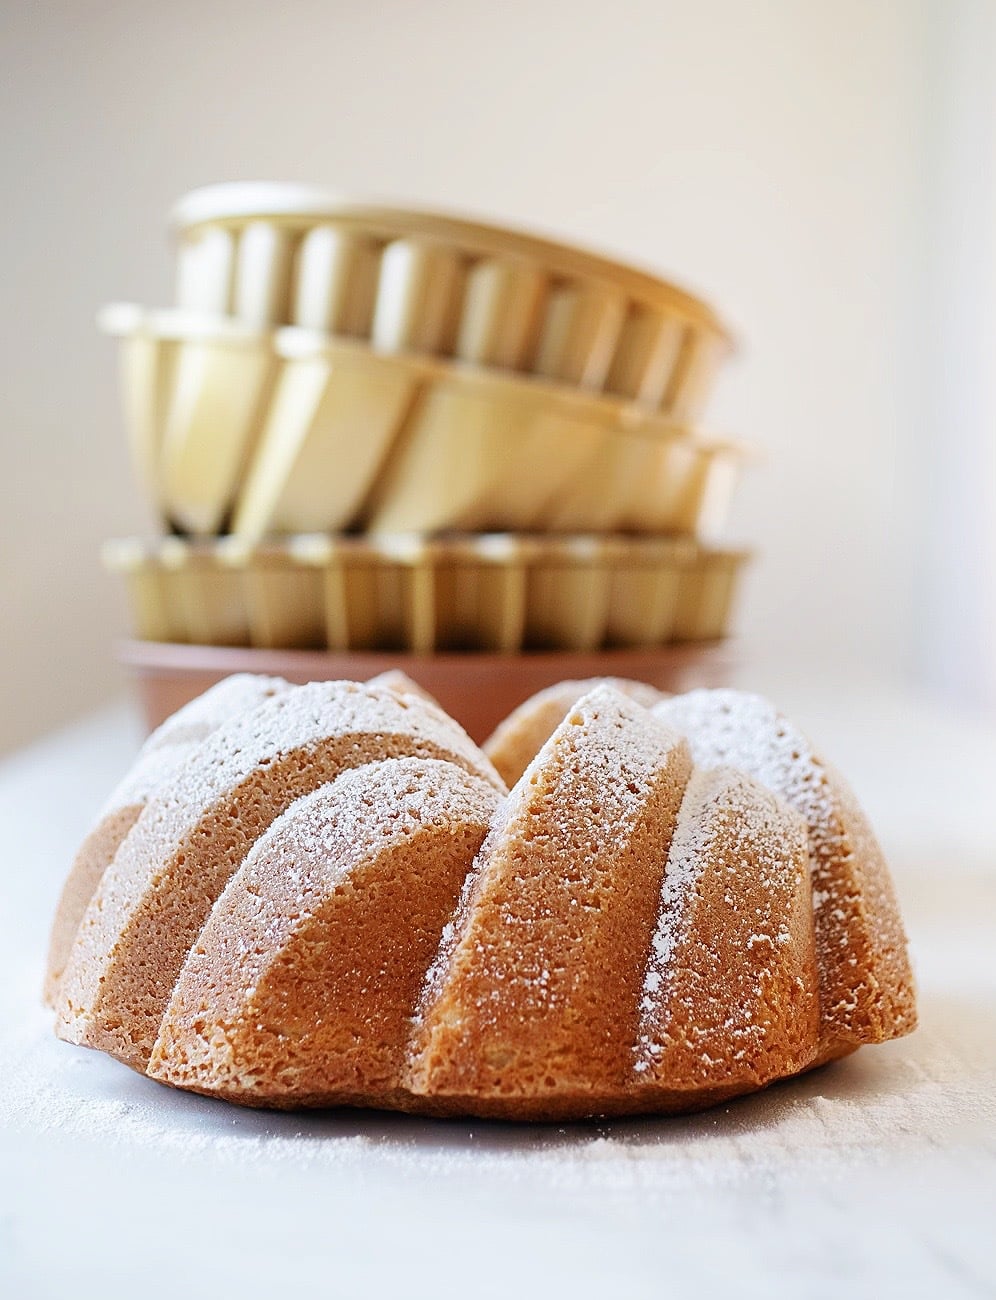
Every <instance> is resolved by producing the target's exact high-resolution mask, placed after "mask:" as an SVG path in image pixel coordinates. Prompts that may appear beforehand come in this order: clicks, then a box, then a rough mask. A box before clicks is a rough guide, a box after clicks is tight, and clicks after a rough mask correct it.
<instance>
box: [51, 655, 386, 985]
mask: <svg viewBox="0 0 996 1300" xmlns="http://www.w3.org/2000/svg"><path fill="white" fill-rule="evenodd" d="M399 675H400V674H399ZM289 686H290V683H289V682H285V681H284V679H283V678H282V677H265V676H261V675H258V674H255V673H235V674H233V675H232V676H231V677H225V678H223V679H222V681H220V682H218V683H217V684H216V685H215V686H212V687H211V689H210V690H207V691H205V692H204V694H203V695H199V696H197V698H196V699H194V700H191V701H190V703H189V704H187V705H185V706H184V707H183V708H182V709H179V710H178V711H177V712H176V713H174V714H173V715H172V717H170V718H167V719H166V721H165V722H164V723H163V724H162V726H161V727H158V728H157V729H156V730H155V731H154V732H153V733H152V734H151V735H150V736H149V737H148V739H147V740H146V742H145V744H144V745H143V746H142V749H141V752H140V753H139V756H138V759H137V760H136V762H135V764H134V766H133V767H132V769H131V771H130V772H129V773H128V774H127V776H126V777H125V778H124V780H123V781H122V782H121V783H120V784H119V785H118V787H117V789H116V790H115V791H114V792H113V794H112V795H111V796H110V798H109V799H108V800H107V802H106V803H105V805H104V808H103V810H102V812H101V813H100V816H99V817H98V820H97V824H96V825H95V826H94V828H93V830H92V831H91V832H90V834H89V835H88V836H87V837H86V839H85V840H84V842H83V844H82V845H81V846H80V850H79V852H78V853H77V855H76V858H75V860H74V862H73V866H72V868H71V869H70V872H69V875H68V877H67V879H66V883H65V885H64V886H63V889H62V895H61V897H60V899H59V904H58V907H57V908H56V913H55V920H54V921H53V923H52V935H51V939H50V941H49V954H48V963H47V968H46V973H45V988H44V998H45V1001H46V1003H47V1004H48V1005H49V1006H50V1007H53V1008H54V1007H55V1005H56V1002H57V1000H58V996H59V985H60V984H61V982H62V974H63V971H64V970H65V966H66V962H67V960H68V958H69V953H70V951H71V949H72V946H73V940H74V939H75V938H76V933H77V931H78V930H79V926H80V922H81V921H82V919H83V915H84V913H85V912H86V909H87V907H88V906H89V904H90V900H91V899H92V898H93V896H94V893H95V892H96V890H97V886H98V885H99V884H100V881H101V879H102V878H103V875H104V872H105V871H106V869H107V867H108V865H109V864H110V862H111V860H112V859H113V857H114V855H115V854H116V853H117V851H118V849H119V848H120V846H121V843H122V841H123V840H124V838H125V836H126V835H127V834H128V832H129V831H130V830H131V828H132V826H133V825H134V824H135V822H136V820H137V819H138V816H139V814H140V813H141V811H142V809H143V808H144V807H145V805H146V804H147V803H148V801H149V799H150V798H151V797H152V795H153V794H154V793H155V792H156V790H158V789H161V788H162V787H163V786H164V785H166V784H168V782H169V780H170V778H171V777H172V776H173V774H174V773H175V772H177V771H178V770H179V768H180V767H181V766H182V765H183V763H184V762H186V759H187V755H188V754H189V753H190V751H191V750H192V749H193V748H194V746H195V745H197V744H199V743H200V742H201V741H202V740H204V739H205V738H206V737H207V736H209V735H210V734H211V732H212V731H214V730H215V729H216V728H217V727H219V726H221V724H222V723H223V722H226V721H227V720H228V719H229V718H233V717H236V716H237V715H238V714H240V713H244V712H245V711H246V710H247V709H251V708H253V707H254V706H255V705H257V704H259V703H261V702H262V701H263V700H265V699H269V698H270V696H272V695H276V694H277V693H278V692H280V691H283V690H287V689H288V688H289Z"/></svg>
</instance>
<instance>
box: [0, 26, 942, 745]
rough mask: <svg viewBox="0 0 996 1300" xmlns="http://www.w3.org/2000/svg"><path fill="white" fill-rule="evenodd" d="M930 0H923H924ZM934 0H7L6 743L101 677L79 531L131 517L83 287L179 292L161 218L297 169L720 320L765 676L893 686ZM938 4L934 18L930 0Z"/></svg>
mask: <svg viewBox="0 0 996 1300" xmlns="http://www.w3.org/2000/svg"><path fill="white" fill-rule="evenodd" d="M954 8H955V6H951V7H950V10H951V11H953V9H954ZM938 12H939V11H938V10H937V9H936V7H932V6H931V5H930V4H929V3H927V2H926V0H925V2H924V3H920V2H919V0H899V2H898V3H889V2H888V0H877V2H876V3H874V4H869V3H867V0H834V2H833V3H831V2H830V0H826V2H825V3H822V2H821V3H816V2H815V0H810V2H807V0H768V2H767V3H753V2H748V0H696V2H695V3H688V2H687V0H686V2H685V3H672V2H671V0H618V2H617V3H614V4H605V3H604V2H600V3H592V0H574V3H572V4H570V5H567V4H564V3H561V2H560V0H530V2H529V3H520V2H519V0H513V2H512V3H505V4H502V5H494V4H490V3H485V0H464V2H463V3H442V2H440V0H423V2H421V3H410V2H404V0H365V2H363V3H359V2H353V3H342V2H340V3H335V2H330V0H323V2H322V3H311V2H310V0H289V2H288V3H285V4H283V5H276V4H273V3H271V2H269V0H267V2H266V3H261V2H260V0H237V2H233V3H229V2H227V0H172V2H171V3H170V4H165V5H164V4H158V3H135V2H134V0H130V2H126V3H96V2H91V3H86V2H81V0H63V2H61V3H56V2H46V0H36V2H34V3H25V4H22V5H11V4H8V5H6V6H5V7H4V10H3V18H2V22H3V42H4V47H5V56H4V62H5V65H6V67H7V70H8V73H7V76H6V78H5V84H4V85H3V87H2V90H0V95H2V102H0V122H2V123H3V126H2V132H3V142H2V148H3V158H2V162H3V175H4V176H5V177H6V178H7V182H8V183H7V185H6V187H5V189H6V195H5V199H4V202H3V204H2V205H0V223H2V246H3V248H4V263H5V272H6V275H5V282H6V293H5V295H4V299H5V310H4V312H3V325H2V328H3V331H4V335H5V339H4V346H3V353H2V355H3V357H4V358H5V372H4V379H3V389H2V393H3V397H2V404H3V405H2V415H3V419H2V424H0V448H2V457H3V470H2V478H0V482H2V484H3V494H4V509H3V511H2V513H0V548H2V562H0V608H2V609H3V611H4V632H3V680H2V691H3V697H2V703H0V748H2V747H4V746H10V745H12V744H14V743H15V742H18V741H20V740H22V739H24V738H27V737H29V736H30V735H32V734H33V733H35V732H38V731H40V730H42V729H44V728H46V727H48V726H50V725H51V724H53V723H55V722H57V721H58V720H60V719H61V718H63V717H65V716H68V715H70V714H72V713H76V712H79V711H82V710H83V709H85V708H87V707H89V706H91V705H93V704H94V703H96V702H97V701H99V700H101V699H103V698H104V697H106V696H107V695H108V694H109V693H111V692H113V691H115V690H116V689H119V687H120V677H119V675H118V672H117V671H116V669H115V668H114V666H113V663H112V661H111V656H110V642H111V639H112V636H113V635H114V634H115V633H116V632H118V631H119V630H120V629H121V628H122V627H123V612H122V610H121V608H120V606H119V603H118V597H117V592H116V590H115V588H114V585H113V584H112V583H111V582H110V580H108V579H105V578H104V577H103V576H102V574H101V572H100V570H99V567H98V561H97V551H98V546H99V543H100V541H101V540H102V539H103V538H105V537H107V536H112V535H119V534H122V533H124V532H127V531H129V530H133V529H135V528H142V527H144V526H145V525H146V523H147V520H146V518H145V515H144V512H143V508H142V505H141V503H140V501H139V499H138V496H137V492H136V490H135V488H134V487H133V484H132V480H131V477H130V472H129V468H128V465H127V461H126V456H125V451H124V441H123V434H122V427H121V422H120V418H119V414H118V409H117V394H116V388H115V381H116V375H115V358H114V354H113V348H112V345H111V344H110V343H109V342H107V341H105V340H101V339H100V338H98V336H97V335H96V333H95V330H94V327H93V315H94V310H95V308H96V307H97V306H98V305H99V304H100V303H102V302H104V301H106V300H108V299H111V298H117V297H132V298H136V299H138V300H140V301H144V302H147V303H149V304H159V305H162V304H165V303H166V302H167V301H168V300H169V295H170V294H171V292H172V282H171V257H170V251H169V245H168V241H167V239H166V237H165V233H164V216H165V213H166V211H167V209H168V207H169V205H170V203H171V202H172V200H173V199H174V198H176V197H177V196H179V195H180V194H181V193H183V192H184V191H185V190H187V189H189V188H191V187H193V186H195V185H198V184H202V183H206V182H210V181H215V180H224V179H259V178H269V179H291V180H315V181H319V182H322V183H325V184H327V185H332V186H335V187H338V188H340V189H342V190H344V191H349V192H355V193H361V194H367V193H375V194H379V195H389V196H396V197H400V198H402V199H404V198H409V199H412V200H416V201H418V202H421V203H423V204H440V205H443V206H448V207H453V208H458V209H465V210H470V211H476V212H480V213H483V214H492V215H494V216H496V217H499V218H501V217H505V218H510V219H512V220H514V221H518V222H520V223H525V224H527V225H536V226H541V227H547V228H549V229H550V230H552V231H555V232H558V231H559V232H563V233H564V234H566V235H569V236H576V237H577V238H579V239H581V240H583V241H586V242H588V243H591V244H594V245H596V246H604V247H605V248H607V249H609V250H616V251H619V252H622V253H624V254H628V255H630V256H632V257H634V258H637V259H639V260H641V261H643V262H646V263H648V264H650V265H652V266H656V267H659V268H661V269H662V270H664V271H669V272H672V273H674V275H675V276H676V277H678V278H679V279H681V280H683V281H685V282H687V284H688V285H689V286H690V287H692V288H694V289H697V290H700V291H702V292H703V293H705V294H706V295H708V296H710V297H712V298H713V299H714V300H715V302H716V303H717V304H718V305H719V306H720V307H721V308H722V309H723V310H724V311H725V313H726V314H727V315H728V316H729V317H730V318H731V320H732V321H733V323H734V324H735V326H736V327H737V329H738V330H739V332H740V333H741V334H742V336H743V339H744V341H745V345H746V346H745V348H744V351H743V355H742V357H741V359H740V360H739V362H738V363H737V364H736V365H735V367H734V368H733V369H731V370H730V372H729V374H728V375H727V376H726V378H725V379H724V381H723V383H722V387H721V390H720V392H719V393H718V395H717V398H716V401H715V404H714V407H713V410H712V417H713V418H712V420H711V423H712V424H714V425H716V426H717V427H718V428H720V429H722V430H728V431H730V432H734V433H737V434H742V435H746V436H748V437H752V438H756V439H757V440H758V441H759V442H761V443H762V444H763V445H764V448H765V450H766V453H767V463H766V464H765V465H764V466H763V467H762V468H761V469H759V470H758V471H756V472H755V473H754V474H753V475H752V476H751V478H750V480H749V482H748V484H747V486H746V488H745V490H744V492H743V493H742V499H741V501H740V503H739V505H738V509H737V518H736V526H735V531H736V533H737V534H738V535H739V536H741V537H744V538H746V539H749V540H750V541H752V542H755V543H756V544H757V545H758V547H759V549H760V552H761V558H760V562H759V564H758V565H757V568H756V571H755V573H754V575H753V577H752V579H751V582H750V586H749V588H748V590H747V593H746V599H745V601H744V605H743V609H742V617H741V620H740V628H741V632H742V640H743V643H744V647H745V653H746V654H747V655H749V656H750V658H751V660H752V661H754V662H756V663H757V664H758V665H759V666H760V667H763V668H764V671H765V676H766V678H769V679H770V677H771V675H772V672H776V673H777V672H778V671H785V672H789V673H792V674H793V675H795V676H798V675H799V674H800V672H810V671H811V672H814V673H817V672H818V673H826V672H828V671H841V670H851V669H852V668H853V667H854V666H860V668H861V670H862V671H864V672H868V673H872V674H876V675H892V676H895V675H896V674H900V673H905V672H907V671H909V670H910V667H911V665H913V664H914V663H915V661H916V655H915V654H914V652H913V647H914V646H915V644H918V640H917V626H918V621H919V614H918V611H917V605H916V599H917V598H916V596H915V590H916V584H915V581H914V578H915V574H914V564H913V562H912V558H911V557H912V556H913V555H914V549H913V547H912V545H911V543H912V538H913V532H914V527H913V526H914V520H915V518H916V517H917V513H918V509H919V506H918V501H917V493H918V492H922V491H923V487H924V484H923V481H922V475H921V476H918V474H917V473H915V472H914V471H913V469H912V465H911V462H912V460H913V456H912V455H911V444H912V442H913V440H914V430H915V428H919V429H920V432H919V434H917V435H916V436H918V437H919V438H921V440H922V439H925V438H928V437H929V431H925V430H924V429H923V427H921V426H918V425H917V424H916V420H915V414H916V411H917V410H918V408H919V404H920V401H921V399H922V392H919V390H918V388H917V384H918V383H919V382H920V380H919V375H920V366H921V362H922V357H921V356H920V354H919V348H920V345H921V343H922V340H921V339H920V336H919V334H918V333H917V326H918V321H919V320H920V317H921V315H922V311H921V307H922V301H923V295H924V293H925V286H924V276H923V272H922V262H923V257H924V256H925V240H926V238H927V234H928V231H927V226H926V223H925V221H924V220H923V219H922V218H921V214H922V213H923V212H924V187H925V185H926V177H927V165H926V161H925V159H926V156H927V153H926V145H925V139H926V136H925V132H924V128H925V124H926V123H927V121H928V120H929V116H930V112H931V100H930V93H931V92H930V78H929V76H928V71H929V65H930V60H931V59H932V57H933V55H932V48H933V46H932V40H933V37H932V33H933V30H934V25H935V24H936V22H937V21H942V20H941V19H939V18H938ZM945 21H946V20H945Z"/></svg>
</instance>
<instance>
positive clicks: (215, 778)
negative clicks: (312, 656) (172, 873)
mask: <svg viewBox="0 0 996 1300" xmlns="http://www.w3.org/2000/svg"><path fill="white" fill-rule="evenodd" d="M351 732H356V733H362V734H363V735H366V736H377V735H383V736H385V737H388V736H391V735H397V734H399V733H400V734H404V735H412V736H415V737H417V738H418V739H419V740H420V741H422V742H425V743H428V744H435V745H438V746H440V747H441V748H445V749H447V750H451V751H453V753H454V754H455V755H457V756H458V757H460V758H461V759H465V760H466V765H467V767H468V768H469V769H470V770H473V771H477V772H479V773H480V774H481V775H482V776H485V777H486V778H487V779H489V780H491V781H492V783H493V784H494V785H495V786H496V787H497V788H498V789H502V788H503V787H502V782H501V779H500V777H499V776H498V774H497V773H496V772H494V771H493V769H492V768H491V765H490V763H489V762H488V760H487V759H486V758H485V757H484V755H483V754H482V753H481V752H480V750H479V749H478V748H477V746H476V745H475V744H474V742H473V741H472V740H471V739H470V737H469V736H468V735H467V733H466V732H465V731H464V730H463V728H462V727H460V726H459V724H458V723H456V722H454V721H453V719H452V718H450V717H449V716H448V715H447V714H445V713H443V711H442V710H441V709H439V708H438V707H436V706H435V705H433V704H431V703H430V702H429V701H427V700H422V699H419V698H418V697H416V696H414V695H404V696H402V695H398V694H397V693H396V692H394V691H392V690H387V689H383V688H374V687H370V686H364V685H362V684H360V683H358V682H346V681H337V682H311V683H310V684H309V685H307V686H298V687H294V688H292V689H291V690H288V691H284V692H281V693H280V694H277V695H275V696H274V697H273V698H271V699H268V700H266V701H264V703H262V704H260V705H259V706H258V707H256V708H255V709H251V710H249V711H248V712H246V713H242V714H240V715H239V716H237V717H235V718H232V719H231V720H230V721H229V722H227V723H226V724H224V725H223V726H222V727H220V728H218V730H217V731H215V732H214V733H213V734H212V735H211V736H209V737H208V738H207V740H206V741H204V742H203V743H202V745H201V746H200V747H199V748H198V750H197V751H196V753H195V754H194V755H192V758H191V761H190V762H189V763H188V764H186V765H185V766H184V768H183V769H182V771H181V772H180V773H179V774H178V779H177V781H176V782H175V783H174V784H173V785H172V786H171V788H170V789H169V790H168V791H165V792H164V794H163V803H164V804H168V805H169V806H171V807H175V808H182V809H184V810H185V812H186V813H187V814H188V819H189V814H191V813H193V812H194V811H196V810H199V809H201V808H204V807H206V806H209V805H210V804H211V803H212V802H213V801H214V800H215V799H216V798H219V797H220V796H221V795H222V794H224V793H225V792H226V791H227V790H230V789H231V788H232V787H233V786H235V785H237V784H238V783H239V782H240V781H243V780H245V778H246V777H248V776H249V775H250V774H251V773H252V772H254V771H255V770H256V769H257V768H258V767H261V766H265V765H266V764H268V763H270V762H273V761H275V760H276V759H278V758H279V757H281V755H285V754H288V753H291V752H292V751H294V750H297V749H300V748H303V747H306V746H308V745H313V744H316V743H318V742H319V741H321V739H322V738H323V737H328V736H336V735H348V734H349V733H351ZM389 756H390V755H388V754H385V757H389Z"/></svg>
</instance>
